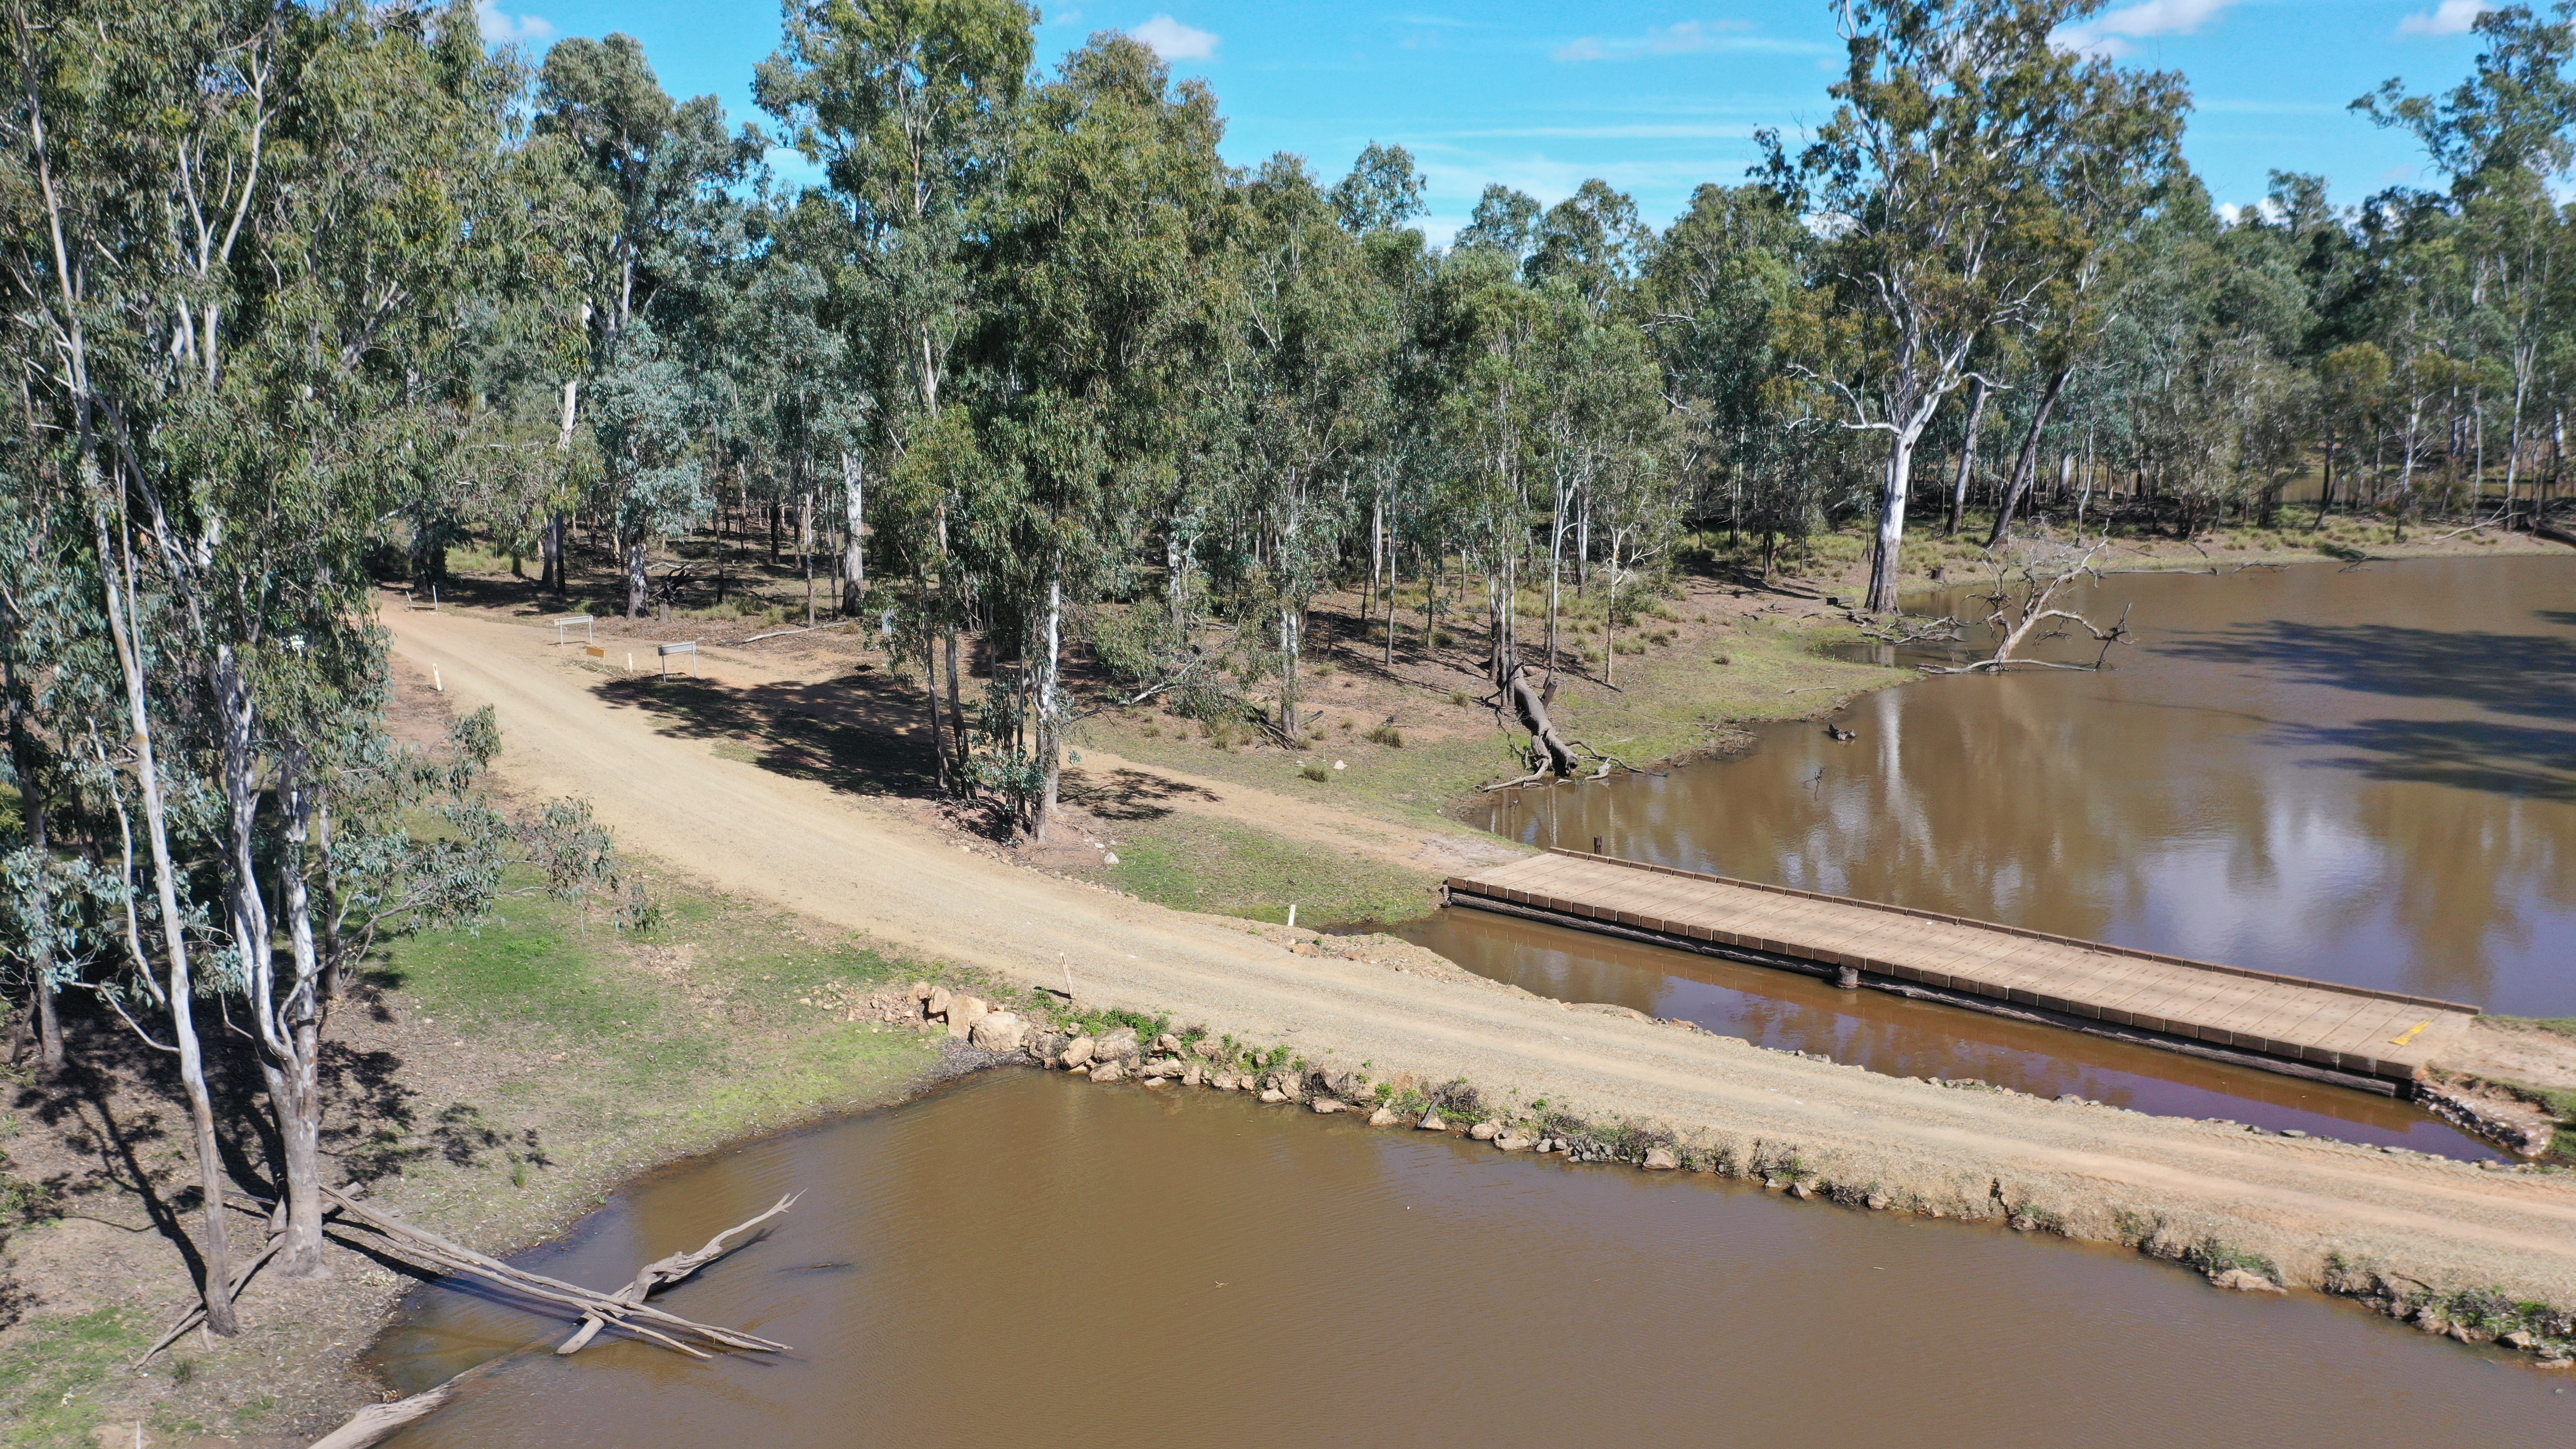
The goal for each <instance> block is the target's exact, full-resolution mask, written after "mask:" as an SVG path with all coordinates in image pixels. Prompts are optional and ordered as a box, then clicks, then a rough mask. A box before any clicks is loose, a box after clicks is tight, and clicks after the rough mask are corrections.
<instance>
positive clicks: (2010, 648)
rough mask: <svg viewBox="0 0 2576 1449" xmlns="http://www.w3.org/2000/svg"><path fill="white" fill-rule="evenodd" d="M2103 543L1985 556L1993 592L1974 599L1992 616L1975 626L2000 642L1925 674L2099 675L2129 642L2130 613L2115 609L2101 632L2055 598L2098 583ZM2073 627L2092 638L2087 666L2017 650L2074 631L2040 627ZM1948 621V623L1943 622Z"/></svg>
mask: <svg viewBox="0 0 2576 1449" xmlns="http://www.w3.org/2000/svg"><path fill="white" fill-rule="evenodd" d="M2109 542H2110V540H2108V539H2095V540H2094V541H2093V542H2092V543H2091V544H2089V545H2085V544H2080V543H2079V544H2054V543H2051V544H2040V545H2037V546H2035V547H2029V548H2023V549H2017V550H2015V551H2014V552H2012V553H2011V554H2009V555H1998V554H1994V553H1988V554H1987V555H1986V562H1987V566H1988V567H1989V568H1990V569H1991V570H1992V572H1993V575H1994V588H1993V591H1992V592H1990V593H1986V594H1981V595H1978V597H1980V598H1982V599H1984V600H1985V601H1986V603H1988V604H1989V605H1991V606H1992V612H1990V613H1988V614H1987V615H1986V617H1985V618H1984V619H1983V620H1981V621H1980V622H1982V623H1984V624H1985V625H1986V626H1987V627H1989V628H1991V629H1993V630H1995V631H1996V633H1997V634H1998V635H1999V636H2001V642H2000V643H1998V644H1997V645H1996V646H1995V652H1994V653H1993V654H1991V655H1989V656H1988V657H1986V658H1984V659H1980V660H1978V661H1976V662H1975V663H1973V664H1963V665H1955V666H1953V665H1942V664H1926V665H1924V666H1923V672H1924V673H1926V674H1999V673H2002V672H2003V671H2005V670H2007V669H2071V670H2076V671H2079V672H2082V673H2095V672H2098V671H2100V670H2101V668H2102V667H2103V663H2104V661H2105V660H2107V659H2109V658H2110V656H2111V647H2112V646H2113V645H2115V644H2126V643H2128V642H2129V637H2130V636H2129V611H2128V610H2127V609H2126V608H2123V609H2121V610H2120V619H2119V622H2118V623H2116V624H2113V625H2112V626H2111V627H2110V628H2108V629H2105V628H2103V627H2102V626H2101V625H2099V624H2096V623H2094V622H2093V621H2092V620H2091V619H2089V618H2086V617H2085V616H2084V615H2082V614H2079V613H2077V612H2075V611H2074V610H2072V609H2061V608H2059V607H2057V604H2056V600H2057V596H2058V594H2059V593H2060V592H2061V591H2063V590H2064V589H2065V588H2066V587H2067V586H2068V585H2070V584H2073V583H2074V582H2075V581H2076V580H2078V579H2092V580H2094V581H2095V582H2097V583H2098V582H2100V581H2101V578H2102V574H2101V571H2100V570H2098V569H2096V568H2095V567H2094V566H2093V559H2094V556H2095V555H2097V554H2099V553H2100V552H2101V551H2102V550H2103V548H2104V547H2106V546H2107V545H2108V544H2109ZM2052 621H2054V622H2057V623H2060V624H2069V625H2074V626H2075V627H2077V628H2081V629H2083V630H2084V631H2085V632H2086V633H2088V634H2090V635H2092V636H2093V638H2094V641H2095V642H2097V643H2099V644H2100V645H2101V646H2102V648H2101V652H2100V653H2098V654H2096V655H2095V656H2094V658H2093V662H2092V663H2090V664H2068V663H2064V662H2062V661H2059V660H2054V659H2033V658H2030V657H2028V656H2027V655H2025V654H2023V653H2022V652H2021V651H2022V649H2023V647H2024V646H2025V645H2028V644H2030V643H2032V642H2034V641H2035V640H2046V639H2063V638H2066V637H2068V636H2069V635H2070V634H2071V633H2072V632H2073V630H2071V629H2066V628H2054V629H2047V630H2043V629H2042V628H2041V627H2040V626H2041V625H2043V624H2048V623H2051V622H2052ZM1942 622H1945V623H1946V622H1948V621H1946V620H1945V621H1942Z"/></svg>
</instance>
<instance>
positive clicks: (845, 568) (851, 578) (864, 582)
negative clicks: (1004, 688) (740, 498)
mask: <svg viewBox="0 0 2576 1449" xmlns="http://www.w3.org/2000/svg"><path fill="white" fill-rule="evenodd" d="M841 484H842V486H843V487H844V488H845V489H846V490H847V493H846V494H845V496H844V499H843V502H844V504H845V506H846V507H847V509H848V511H849V517H848V518H847V520H846V521H845V522H846V527H847V529H848V536H847V537H846V538H844V539H843V540H842V543H841V554H842V559H841V579H842V584H841V612H842V613H844V614H848V615H851V616H853V617H855V616H856V615H857V614H858V612H859V600H860V598H861V597H862V596H863V595H865V594H866V593H867V591H868V556H867V543H866V540H867V532H868V493H867V479H866V477H865V476H863V475H862V474H861V473H860V471H859V455H858V454H856V453H849V452H844V453H843V454H841ZM933 713H934V715H935V714H936V710H934V711H933Z"/></svg>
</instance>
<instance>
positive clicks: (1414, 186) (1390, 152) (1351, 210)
mask: <svg viewBox="0 0 2576 1449" xmlns="http://www.w3.org/2000/svg"><path fill="white" fill-rule="evenodd" d="M1422 187H1423V181H1422V173H1421V171H1420V170H1418V169H1417V168H1416V167H1415V166H1414V164H1413V153H1412V152H1410V151H1407V150H1406V149H1404V148H1403V147H1402V146H1381V145H1379V144H1378V143H1377V142H1375V141H1371V142H1369V143H1368V145H1367V146H1365V147H1363V148H1361V150H1360V154H1359V157H1358V159H1356V160H1354V161H1353V162H1352V163H1351V169H1350V174H1348V175H1346V176H1344V177H1343V178H1342V179H1341V180H1339V181H1336V182H1334V183H1333V189H1332V192H1331V200H1332V203H1333V210H1334V211H1336V212H1337V213H1339V214H1340V216H1341V221H1342V226H1343V228H1344V229H1345V230H1347V231H1349V232H1350V234H1351V235H1353V236H1368V235H1371V234H1373V233H1376V232H1385V231H1393V230H1395V229H1397V228H1398V227H1401V226H1403V225H1404V224H1405V223H1406V222H1408V221H1411V220H1412V219H1413V218H1415V217H1417V216H1420V215H1421V214H1422V208H1423V202H1422Z"/></svg>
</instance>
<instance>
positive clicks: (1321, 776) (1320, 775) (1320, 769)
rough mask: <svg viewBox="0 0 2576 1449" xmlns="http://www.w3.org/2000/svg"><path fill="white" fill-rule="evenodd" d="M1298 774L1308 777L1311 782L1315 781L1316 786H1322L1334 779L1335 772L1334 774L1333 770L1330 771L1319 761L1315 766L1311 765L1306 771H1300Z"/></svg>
mask: <svg viewBox="0 0 2576 1449" xmlns="http://www.w3.org/2000/svg"><path fill="white" fill-rule="evenodd" d="M1297 773H1298V774H1300V775H1303V776H1305V777H1306V778H1307V779H1309V780H1312V781H1314V782H1315V783H1316V784H1318V785H1320V784H1322V783H1324V782H1325V781H1326V780H1329V779H1331V778H1333V772H1332V770H1331V769H1329V768H1328V767H1326V766H1325V765H1324V764H1323V763H1322V762H1320V761H1318V762H1316V763H1314V764H1310V765H1308V766H1306V767H1305V768H1304V769H1302V770H1299V771H1298V772H1297Z"/></svg>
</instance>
